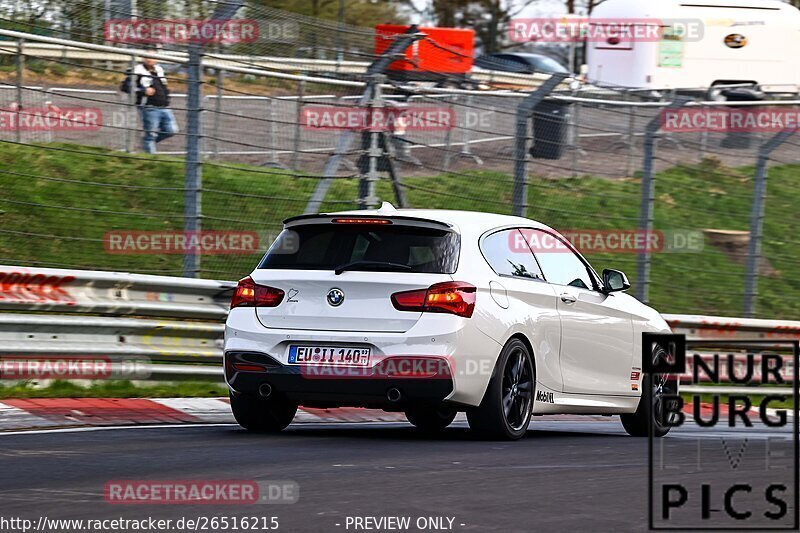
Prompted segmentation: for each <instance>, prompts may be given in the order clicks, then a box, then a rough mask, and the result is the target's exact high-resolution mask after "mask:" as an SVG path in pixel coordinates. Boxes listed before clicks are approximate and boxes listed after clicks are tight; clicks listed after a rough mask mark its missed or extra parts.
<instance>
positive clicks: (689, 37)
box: [586, 0, 800, 92]
mask: <svg viewBox="0 0 800 533" xmlns="http://www.w3.org/2000/svg"><path fill="white" fill-rule="evenodd" d="M631 19H632V20H631ZM626 20H630V21H631V22H632V23H633V24H635V25H648V24H651V25H655V26H660V27H661V28H662V30H663V31H661V32H660V35H662V37H660V38H655V39H652V38H650V39H648V38H642V37H641V35H650V34H651V32H647V31H642V32H637V35H638V37H637V35H634V36H633V38H631V39H625V38H623V39H613V38H611V39H607V40H603V39H595V40H594V41H590V42H588V43H587V45H586V46H587V66H588V72H587V76H588V81H589V82H590V83H596V84H598V85H611V86H622V87H634V88H650V89H700V88H705V87H711V86H713V85H727V84H738V83H754V84H759V85H761V86H762V90H764V91H767V92H797V91H798V89H800V10H798V9H797V8H795V7H793V6H791V5H789V4H786V3H783V2H780V1H778V0H607V1H606V2H604V3H602V4H600V5H599V6H598V7H597V8H596V9H595V11H594V13H593V14H592V17H591V19H590V21H589V24H590V26H591V25H606V24H608V22H609V21H620V22H624V21H626ZM640 29H641V28H640Z"/></svg>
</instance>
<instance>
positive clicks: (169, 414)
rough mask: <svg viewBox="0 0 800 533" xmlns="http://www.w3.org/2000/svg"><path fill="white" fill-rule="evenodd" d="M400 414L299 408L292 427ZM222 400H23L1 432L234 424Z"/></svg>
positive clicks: (2, 408)
mask: <svg viewBox="0 0 800 533" xmlns="http://www.w3.org/2000/svg"><path fill="white" fill-rule="evenodd" d="M405 419H406V418H405V416H404V415H403V414H402V413H387V412H385V411H379V410H373V409H357V408H338V409H311V408H305V407H301V408H300V409H298V411H297V416H296V417H295V419H294V423H301V424H302V423H325V422H334V423H337V422H338V423H341V422H400V421H405ZM235 422H236V421H235V420H234V418H233V415H232V414H231V407H230V404H229V402H228V399H227V398H157V399H145V398H130V399H127V398H30V399H28V398H25V399H8V400H3V401H2V402H0V431H13V430H20V429H40V428H53V427H58V428H61V427H80V426H124V425H151V424H205V423H235Z"/></svg>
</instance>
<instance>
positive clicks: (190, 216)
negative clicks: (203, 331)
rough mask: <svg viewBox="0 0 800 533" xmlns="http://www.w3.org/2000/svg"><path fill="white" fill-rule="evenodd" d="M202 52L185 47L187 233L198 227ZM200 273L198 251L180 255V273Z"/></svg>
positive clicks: (197, 275)
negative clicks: (181, 260) (187, 50)
mask: <svg viewBox="0 0 800 533" xmlns="http://www.w3.org/2000/svg"><path fill="white" fill-rule="evenodd" d="M202 62H203V52H202V49H201V48H200V46H199V45H197V44H192V45H190V46H189V63H188V65H187V71H188V76H187V78H188V79H187V95H186V178H185V185H184V188H185V192H184V231H185V232H186V233H187V234H192V233H196V232H199V231H200V229H201V218H202V210H201V202H200V201H201V172H202V160H201V155H200V114H201V112H202V107H203V105H202V73H203V66H202ZM199 274H200V255H199V252H198V251H194V252H191V251H187V252H186V253H185V254H184V256H183V276H184V277H186V278H196V277H199Z"/></svg>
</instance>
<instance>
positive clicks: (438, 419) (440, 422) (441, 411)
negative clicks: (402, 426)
mask: <svg viewBox="0 0 800 533" xmlns="http://www.w3.org/2000/svg"><path fill="white" fill-rule="evenodd" d="M456 414H458V412H457V411H456V410H455V409H453V408H452V407H448V406H446V405H438V406H419V407H411V408H409V409H408V410H407V411H406V418H407V419H408V421H409V422H411V424H412V425H413V426H414V427H416V428H417V429H418V430H420V431H422V432H424V433H438V432H439V431H442V430H443V429H444V428H446V427H447V426H449V425H450V424H452V423H453V420H455V418H456Z"/></svg>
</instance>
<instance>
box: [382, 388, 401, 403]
mask: <svg viewBox="0 0 800 533" xmlns="http://www.w3.org/2000/svg"><path fill="white" fill-rule="evenodd" d="M402 397H403V393H401V392H400V389H398V388H396V387H392V388H391V389H389V390H388V391H386V399H387V400H389V401H390V402H392V403H395V402H399V401H400V398H402Z"/></svg>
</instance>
